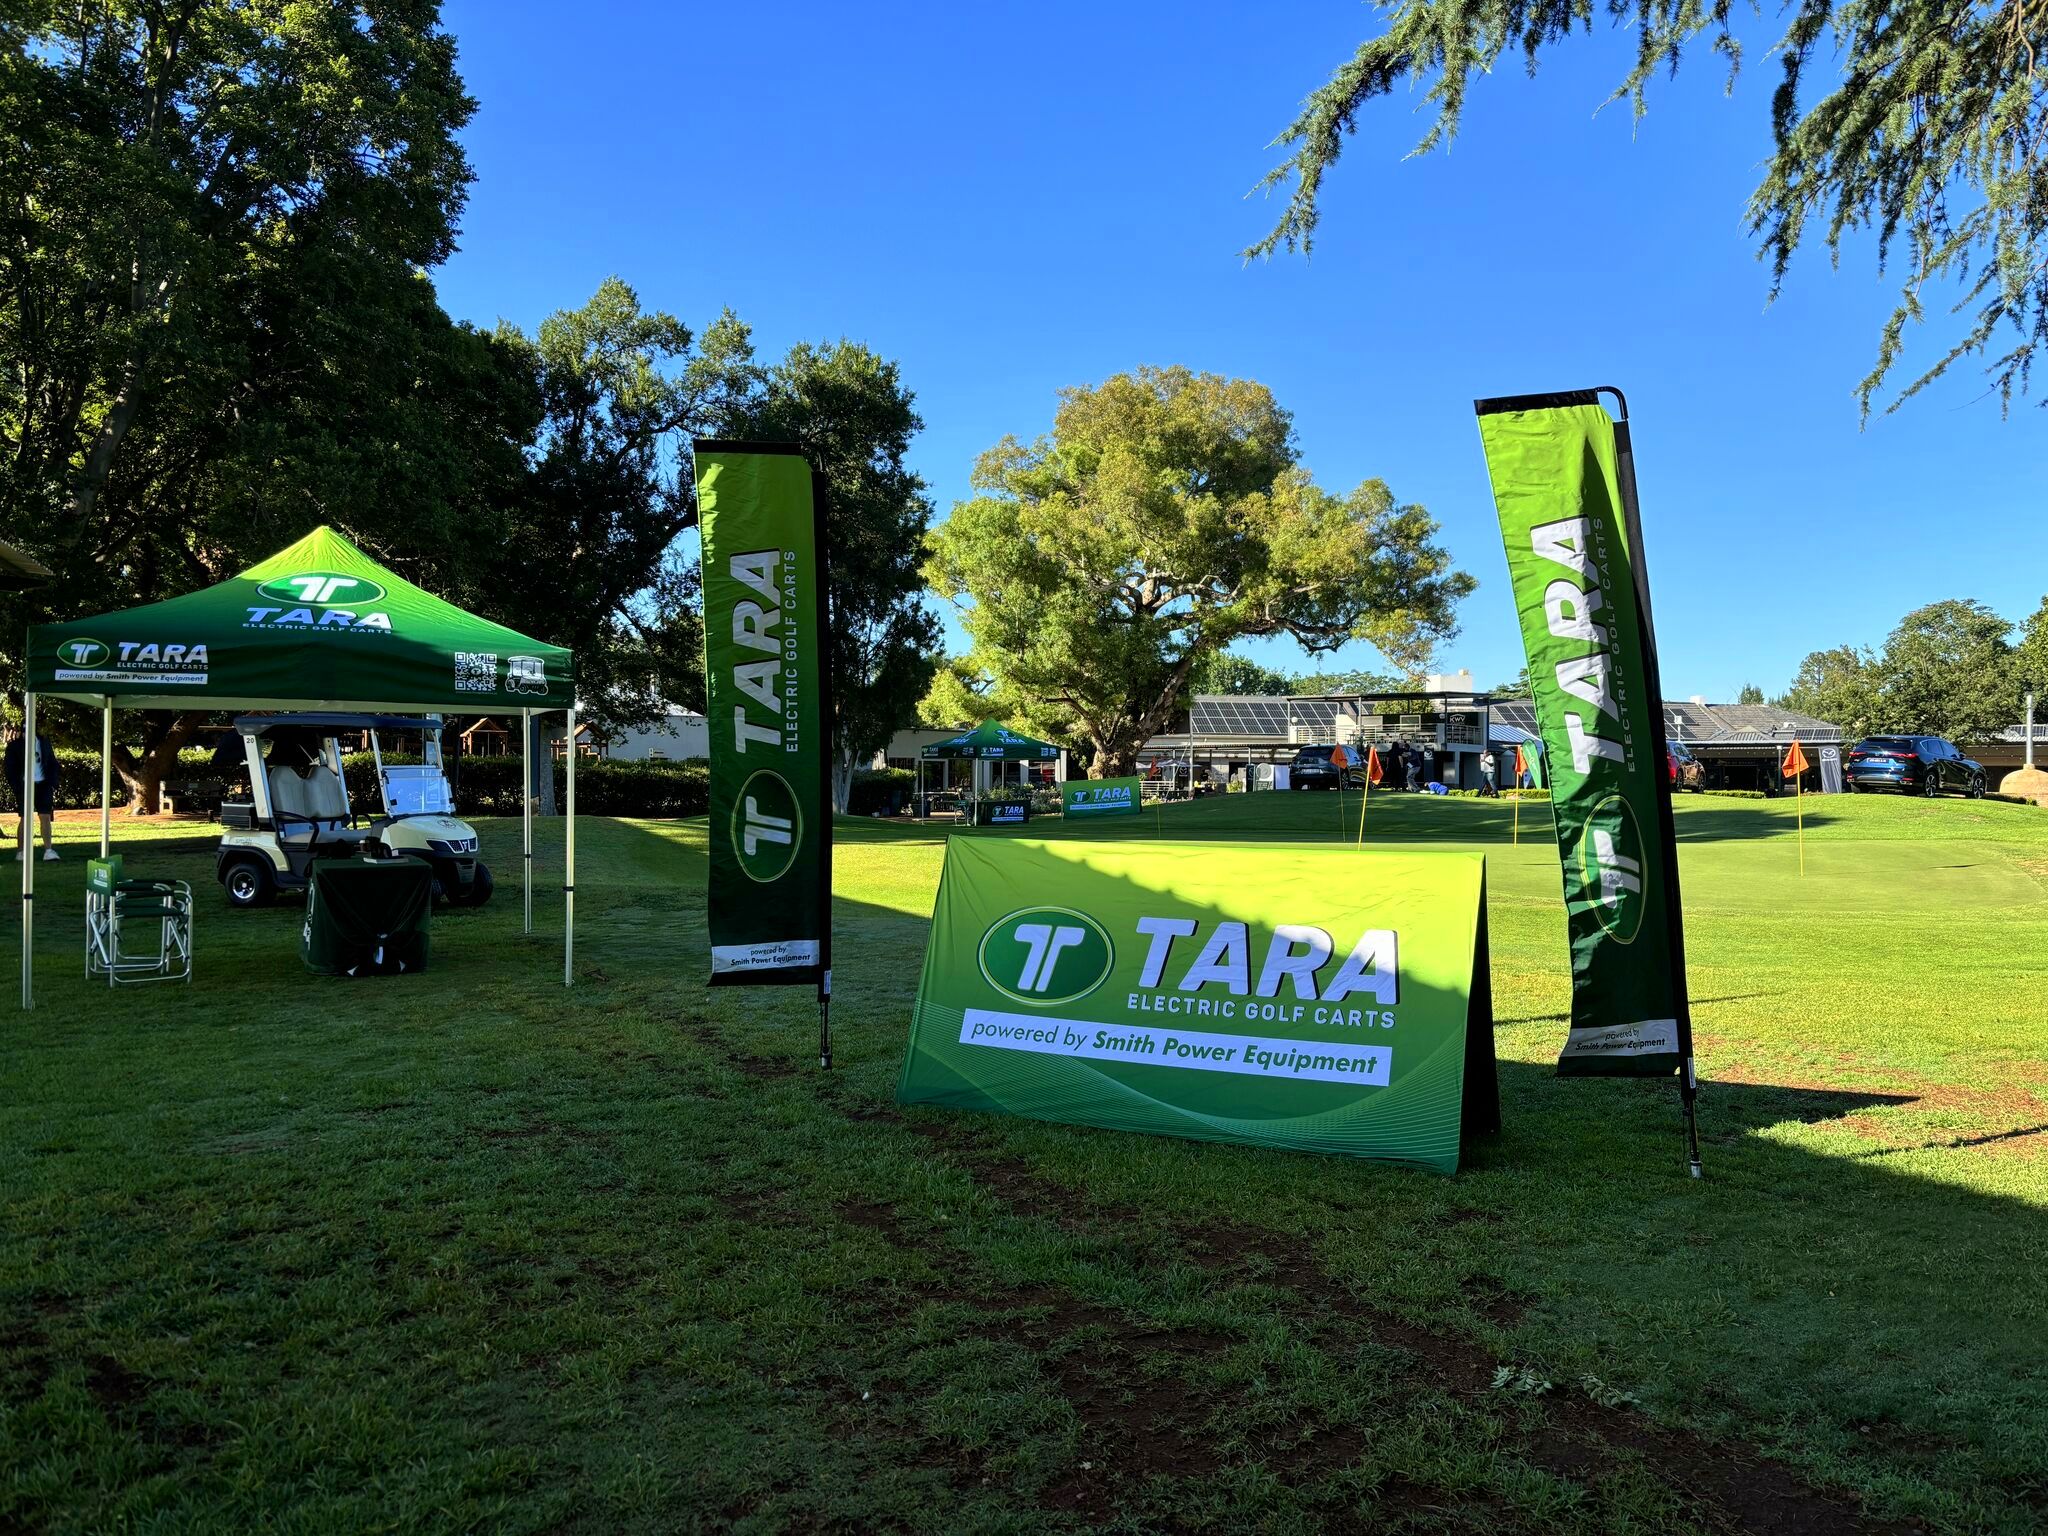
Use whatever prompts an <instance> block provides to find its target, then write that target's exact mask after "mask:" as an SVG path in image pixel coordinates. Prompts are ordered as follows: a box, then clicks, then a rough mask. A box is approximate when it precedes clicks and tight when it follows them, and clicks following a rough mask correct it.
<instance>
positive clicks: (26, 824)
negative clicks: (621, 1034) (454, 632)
mask: <svg viewBox="0 0 2048 1536" xmlns="http://www.w3.org/2000/svg"><path fill="white" fill-rule="evenodd" d="M99 698H100V857H101V858H103V859H104V858H106V857H107V855H108V854H109V853H111V852H112V851H113V830H114V828H113V803H114V698H113V696H112V695H111V694H101V695H100V696H99ZM271 702H273V703H275V704H277V705H279V706H284V707H289V706H291V705H293V704H296V703H298V702H299V701H296V700H290V699H278V700H273V701H271ZM552 713H554V711H552V710H536V709H522V710H521V711H520V712H519V716H520V721H519V723H520V727H521V729H520V745H519V755H520V767H521V774H520V794H519V807H520V815H519V821H520V839H519V841H520V852H519V885H520V894H521V902H522V908H523V912H522V917H521V927H520V932H522V933H524V934H531V933H532V932H533V722H534V720H535V718H536V717H538V716H542V715H548V714H552ZM567 716H568V725H567V738H566V739H567V741H568V754H569V761H568V763H567V765H566V768H567V772H566V778H567V781H568V782H567V784H566V785H565V793H564V797H563V805H562V820H563V834H562V846H563V873H562V985H563V986H565V987H569V986H574V985H575V984H576V707H575V706H574V705H571V706H570V707H569V709H568V711H567ZM21 730H22V741H23V749H22V754H21V783H19V784H17V785H16V786H15V789H16V791H17V792H18V793H19V794H20V796H21V804H22V807H23V811H22V827H23V837H22V842H21V1006H22V1008H23V1009H24V1010H26V1009H30V1008H33V1007H34V1006H35V969H36V956H35V942H36V924H35V910H36V909H35V900H36V862H37V861H36V860H35V859H34V858H33V857H32V856H31V855H32V853H33V850H34V846H35V840H34V838H33V837H32V836H30V835H28V834H29V833H30V832H32V831H33V830H34V819H33V818H34V811H35V787H36V786H35V774H36V750H35V739H36V695H35V694H33V693H24V694H23V695H22V696H21Z"/></svg>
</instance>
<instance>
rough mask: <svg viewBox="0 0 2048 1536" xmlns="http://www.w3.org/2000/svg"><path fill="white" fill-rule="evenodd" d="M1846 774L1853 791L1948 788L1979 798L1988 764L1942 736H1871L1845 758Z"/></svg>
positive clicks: (1904, 791)
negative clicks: (1970, 757)
mask: <svg viewBox="0 0 2048 1536" xmlns="http://www.w3.org/2000/svg"><path fill="white" fill-rule="evenodd" d="M1842 778H1843V780H1844V781H1845V782H1846V783H1847V784H1848V786H1849V788H1850V790H1851V791H1854V792H1859V793H1860V792H1862V791H1864V790H1871V789H1895V790H1897V791H1898V792H1899V793H1900V794H1902V795H1926V796H1928V797H1929V798H1930V799H1931V798H1933V797H1934V796H1935V795H1938V794H1941V793H1942V792H1943V791H1944V790H1948V791H1953V792H1954V793H1956V794H1961V795H1968V796H1969V797H1970V798H1971V799H1972V800H1979V799H1982V798H1983V795H1984V769H1983V766H1982V765H1981V764H1979V763H1976V762H1973V761H1972V760H1971V759H1969V758H1967V757H1965V756H1963V754H1962V753H1961V752H1959V751H1957V750H1956V745H1955V743H1954V742H1952V741H1946V740H1944V739H1943V738H1941V737H1939V736H1866V737H1864V739H1863V740H1861V741H1859V742H1857V743H1856V745H1855V746H1853V747H1851V748H1850V749H1849V753H1848V755H1847V756H1846V757H1844V758H1843V759H1842Z"/></svg>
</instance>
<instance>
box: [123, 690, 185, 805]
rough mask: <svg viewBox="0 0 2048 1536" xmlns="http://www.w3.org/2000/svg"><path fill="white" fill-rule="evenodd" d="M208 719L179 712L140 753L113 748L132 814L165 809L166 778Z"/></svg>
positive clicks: (124, 748) (128, 749)
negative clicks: (153, 741)
mask: <svg viewBox="0 0 2048 1536" xmlns="http://www.w3.org/2000/svg"><path fill="white" fill-rule="evenodd" d="M205 722H206V716H205V715H198V714H185V715H180V716H178V717H177V719H175V720H173V721H172V722H171V725H170V729H169V730H167V731H165V732H164V734H163V736H162V738H161V739H159V740H158V741H157V742H155V743H154V744H153V745H151V746H150V747H148V748H146V749H145V750H144V751H142V752H141V753H140V754H138V753H136V752H135V751H133V750H132V749H131V748H128V747H116V748H114V773H115V774H116V776H117V777H119V779H120V780H121V782H122V783H123V784H124V785H126V786H127V789H128V814H129V815H130V816H155V815H158V814H159V813H161V812H162V810H163V797H164V780H165V778H167V777H168V776H169V775H170V773H171V771H172V770H173V769H175V768H176V767H177V766H178V754H179V753H180V752H182V751H184V749H185V748H186V747H188V746H190V745H191V744H192V738H193V737H194V736H196V735H198V734H199V727H200V726H201V725H203V724H205Z"/></svg>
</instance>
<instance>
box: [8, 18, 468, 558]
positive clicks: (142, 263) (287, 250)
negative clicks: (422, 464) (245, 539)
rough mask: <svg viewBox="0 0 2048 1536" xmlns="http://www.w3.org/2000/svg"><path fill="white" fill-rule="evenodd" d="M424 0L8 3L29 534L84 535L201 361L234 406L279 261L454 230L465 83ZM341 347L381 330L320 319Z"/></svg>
mask: <svg viewBox="0 0 2048 1536" xmlns="http://www.w3.org/2000/svg"><path fill="white" fill-rule="evenodd" d="M438 12H439V7H438V5H437V4H435V3H434V0H380V3H368V0H359V3H347V0H329V3H321V4H308V5H274V4H272V5H249V4H237V3H233V0H62V3H59V0H18V3H15V4H12V5H9V6H8V7H6V9H5V10H4V11H0V139H4V142H5V143H6V144H7V147H8V152H7V154H6V155H4V156H0V235H4V239H0V350H4V361H5V364H6V367H5V381H4V383H0V390H4V391H5V393H4V394H0V423H4V430H5V433H6V443H5V447H6V448H7V450H8V452H7V453H6V454H5V455H4V458H5V460H6V466H7V467H6V470H5V474H6V476H7V485H6V490H5V494H6V500H7V502H8V511H9V513H11V514H12V516H13V517H14V518H15V519H17V520H25V519H26V517H27V516H28V515H29V514H32V515H33V518H34V526H33V528H32V529H27V530H24V529H22V528H20V527H15V528H12V529H11V530H10V532H23V531H29V532H33V533H34V534H35V535H37V537H36V539H35V541H34V542H35V543H37V544H39V545H42V546H46V547H47V546H48V545H50V544H53V543H61V544H68V545H85V546H90V545H92V544H94V543H95V542H96V541H97V539H98V536H99V534H100V532H101V531H102V526H103V521H102V520H96V519H95V515H94V514H95V512H96V509H97V504H98V501H99V499H100V497H101V495H102V494H103V492H104V491H105V490H106V488H107V486H108V484H109V482H110V481H111V479H112V477H113V476H114V474H115V473H116V471H117V469H118V468H119V466H120V464H121V461H122V457H123V455H124V452H125V451H126V450H127V446H128V444H129V442H130V438H131V434H133V433H134V432H135V431H136V429H137V427H138V425H139V424H143V423H146V422H147V421H148V420H149V418H150V416H151V415H152V414H153V413H154V412H155V411H157V410H158V409H159V408H160V406H161V405H162V403H163V400H164V397H165V395H166V393H167V392H171V391H175V390H178V389H181V388H185V387H187V386H189V384H190V382H191V374H192V370H193V369H194V367H195V365H196V366H197V368H198V370H199V372H200V374H201V375H202V376H203V377H204V379H205V380H206V383H207V386H208V387H209V388H210V390H211V396H212V397H211V398H210V399H209V400H207V401H206V402H205V404H207V405H208V406H210V407H211V408H212V409H213V410H214V411H215V412H218V413H222V414H227V413H231V412H232V411H233V410H234V408H235V405H236V401H235V399H234V392H235V389H236V387H237V386H238V385H242V384H245V383H246V382H247V373H246V370H244V369H242V368H240V367H238V364H239V362H240V361H241V359H242V358H243V357H244V356H245V354H247V353H248V351H249V350H250V349H251V348H252V347H259V346H260V345H261V344H262V343H263V341H264V338H263V336H262V333H261V326H262V307H263V304H264V302H265V297H266V294H268V293H269V292H271V291H273V290H274V288H275V282H274V281H273V279H275V278H277V277H279V276H282V275H283V274H284V273H285V272H287V271H289V269H291V268H292V267H293V265H294V258H295V257H296V256H298V255H299V254H301V253H302V252H304V251H305V250H306V249H307V248H308V247H309V246H317V247H319V248H321V249H322V250H323V251H324V252H325V257H326V259H327V260H328V261H329V262H331V263H332V264H334V265H335V266H337V267H341V266H348V267H353V268H355V269H356V271H357V273H358V274H359V275H361V276H363V277H365V278H367V279H369V280H371V281H378V280H381V279H386V278H388V277H389V276H391V275H393V274H399V273H408V272H412V271H417V270H419V269H423V268H426V267H430V266H433V265H434V264H436V263H438V262H439V261H441V260H442V259H443V258H444V257H445V256H447V254H448V253H449V252H450V251H451V250H452V249H453V247H454V237H455V220H456V217H457V216H458V214H459V213H460V210H461V207H462V200H463V195H464V188H465V187H466V185H467V183H468V181H469V175H470V173H469V166H468V162H467V161H466V160H465V159H464V157H463V153H462V149H461V146H460V145H459V144H458V143H457V141H456V134H457V132H458V131H459V130H460V129H461V128H462V127H463V125H464V124H465V123H467V122H468V120H469V117H470V114H471V112H472V111H473V110H474V106H475V104H474V103H473V102H472V101H470V99H469V98H468V97H467V96H466V95H465V94H464V93H463V90H462V82H461V81H460V80H459V79H458V78H457V77H456V74H455V46H454V43H453V41H452V39H450V38H449V37H448V36H447V34H446V33H444V32H443V31H441V29H440V25H439V18H438ZM332 339H333V340H334V341H335V342H336V343H337V344H338V345H339V347H340V350H341V354H342V355H341V356H340V357H338V358H335V357H330V359H329V361H330V362H333V363H338V364H340V365H342V366H348V365H352V364H353V363H355V362H357V361H368V360H370V359H371V358H372V351H371V349H372V348H374V346H375V345H376V342H377V337H376V336H375V335H374V334H372V335H370V336H368V337H354V336H351V335H349V334H347V333H346V332H338V333H337V334H336V335H335V336H334V337H333V338H332Z"/></svg>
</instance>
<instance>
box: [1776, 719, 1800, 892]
mask: <svg viewBox="0 0 2048 1536" xmlns="http://www.w3.org/2000/svg"><path fill="white" fill-rule="evenodd" d="M1781 766H1782V767H1783V768H1784V770H1785V776H1786V777H1787V778H1789V779H1790V780H1791V781H1792V786H1793V789H1792V793H1793V806H1794V812H1793V814H1794V815H1795V816H1797V818H1798V820H1799V873H1800V874H1802V875H1803V874H1805V873H1806V750H1805V748H1803V747H1801V746H1800V745H1799V738H1798V737H1797V736H1794V737H1793V738H1792V749H1791V750H1790V751H1789V752H1787V753H1786V754H1785V761H1784V763H1783V764H1782V765H1781Z"/></svg>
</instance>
